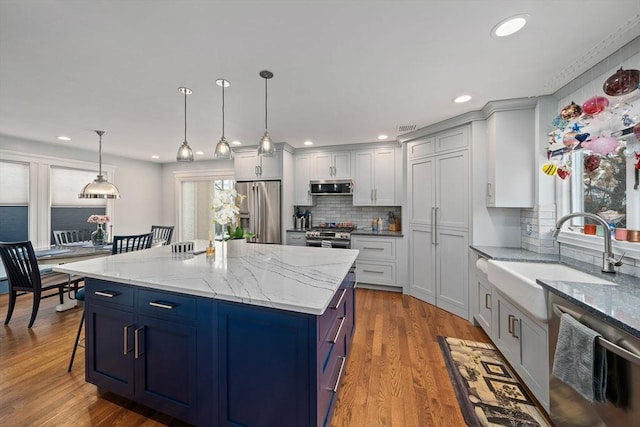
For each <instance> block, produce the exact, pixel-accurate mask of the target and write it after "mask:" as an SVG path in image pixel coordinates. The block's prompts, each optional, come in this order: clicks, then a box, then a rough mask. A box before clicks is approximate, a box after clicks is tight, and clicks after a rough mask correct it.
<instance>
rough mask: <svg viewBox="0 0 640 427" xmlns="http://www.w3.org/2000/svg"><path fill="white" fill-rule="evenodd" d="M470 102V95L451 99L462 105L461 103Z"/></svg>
mask: <svg viewBox="0 0 640 427" xmlns="http://www.w3.org/2000/svg"><path fill="white" fill-rule="evenodd" d="M468 101H471V95H460V96H458V97H456V98H454V99H453V102H455V103H456V104H462V103H463V102H468Z"/></svg>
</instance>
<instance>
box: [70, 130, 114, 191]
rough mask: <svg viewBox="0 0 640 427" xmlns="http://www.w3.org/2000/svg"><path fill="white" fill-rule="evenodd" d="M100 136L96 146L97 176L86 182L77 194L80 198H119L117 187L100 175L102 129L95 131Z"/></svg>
mask: <svg viewBox="0 0 640 427" xmlns="http://www.w3.org/2000/svg"><path fill="white" fill-rule="evenodd" d="M95 133H97V134H98V135H99V136H100V145H99V146H98V155H99V157H98V166H99V169H98V177H97V178H96V179H94V180H93V182H90V183H88V184H87V185H85V186H84V188H83V189H82V192H81V193H80V194H78V197H79V198H80V199H119V198H120V192H119V191H118V188H117V187H116V186H115V185H113V184H111V183H110V182H109V181H107V180H106V179H104V176H103V175H102V135H104V131H102V130H97V131H95Z"/></svg>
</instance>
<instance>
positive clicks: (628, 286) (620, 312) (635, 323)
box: [471, 246, 640, 338]
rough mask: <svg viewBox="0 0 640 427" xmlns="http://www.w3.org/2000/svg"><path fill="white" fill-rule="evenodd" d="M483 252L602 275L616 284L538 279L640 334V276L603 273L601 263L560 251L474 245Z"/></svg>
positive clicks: (624, 328)
mask: <svg viewBox="0 0 640 427" xmlns="http://www.w3.org/2000/svg"><path fill="white" fill-rule="evenodd" d="M471 249H473V250H475V251H476V252H478V253H479V254H481V255H483V256H485V257H487V258H490V259H495V260H501V261H521V262H547V263H562V264H566V265H568V266H570V267H573V268H575V269H577V270H581V271H584V272H586V273H589V274H592V275H594V276H598V277H601V278H603V279H606V280H608V281H610V282H613V283H615V285H600V284H595V283H580V282H565V281H559V280H548V279H545V280H540V279H537V280H536V282H537V283H538V284H540V286H542V287H543V288H545V289H547V290H548V291H549V292H552V293H554V294H556V295H558V296H560V297H562V298H565V299H567V300H568V301H570V302H572V303H574V304H576V305H577V306H578V307H581V308H583V309H585V310H587V311H588V312H590V313H592V314H594V315H596V316H597V317H598V318H600V319H601V320H604V321H606V322H609V323H610V324H612V325H613V326H616V327H618V328H620V329H622V330H624V331H626V332H628V333H630V334H631V335H633V336H636V337H639V338H640V309H639V307H640V278H638V277H634V276H629V275H627V274H621V273H616V274H610V273H602V272H601V271H600V267H598V266H595V265H593V264H588V263H584V262H580V261H577V260H575V259H573V258H568V257H562V258H561V259H560V258H559V256H558V255H545V254H537V253H535V252H531V251H527V250H525V249H521V248H501V247H491V246H471Z"/></svg>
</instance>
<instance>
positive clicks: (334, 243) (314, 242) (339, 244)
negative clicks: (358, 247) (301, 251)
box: [306, 238, 351, 249]
mask: <svg viewBox="0 0 640 427" xmlns="http://www.w3.org/2000/svg"><path fill="white" fill-rule="evenodd" d="M323 242H324V244H323ZM306 243H307V246H313V247H316V248H323V247H324V248H327V247H328V248H340V249H350V248H351V241H350V240H328V239H324V240H323V239H309V238H307V241H306Z"/></svg>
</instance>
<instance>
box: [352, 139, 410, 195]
mask: <svg viewBox="0 0 640 427" xmlns="http://www.w3.org/2000/svg"><path fill="white" fill-rule="evenodd" d="M353 156H354V174H353V180H354V184H355V189H354V192H353V204H354V205H356V206H393V205H398V204H400V203H399V202H398V199H399V197H398V195H397V192H396V189H397V186H398V182H399V181H400V180H401V179H402V178H401V176H400V169H401V167H400V164H399V157H400V153H399V150H398V149H396V148H392V147H390V148H379V149H373V150H358V151H354V153H353Z"/></svg>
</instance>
